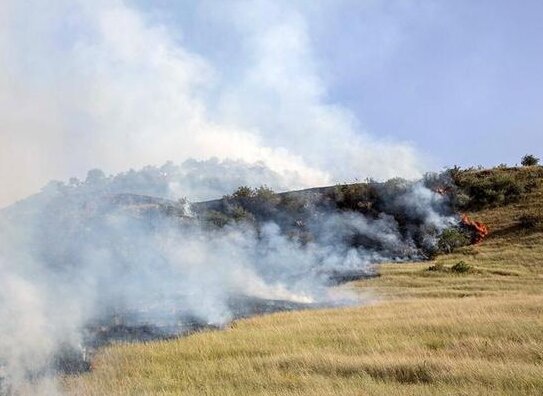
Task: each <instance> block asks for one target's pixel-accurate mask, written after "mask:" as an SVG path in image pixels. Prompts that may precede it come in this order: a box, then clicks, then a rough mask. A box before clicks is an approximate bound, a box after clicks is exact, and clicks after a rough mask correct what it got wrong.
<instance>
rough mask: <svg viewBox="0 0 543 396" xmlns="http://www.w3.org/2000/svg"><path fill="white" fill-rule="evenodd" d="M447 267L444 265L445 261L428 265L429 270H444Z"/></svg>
mask: <svg viewBox="0 0 543 396" xmlns="http://www.w3.org/2000/svg"><path fill="white" fill-rule="evenodd" d="M444 270H445V267H444V266H443V263H435V264H434V265H431V266H429V267H428V271H435V272H438V271H444Z"/></svg>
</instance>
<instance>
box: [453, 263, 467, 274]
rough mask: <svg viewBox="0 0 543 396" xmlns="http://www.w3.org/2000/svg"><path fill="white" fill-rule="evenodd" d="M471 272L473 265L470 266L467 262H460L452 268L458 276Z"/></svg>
mask: <svg viewBox="0 0 543 396" xmlns="http://www.w3.org/2000/svg"><path fill="white" fill-rule="evenodd" d="M470 270H471V265H469V264H468V263H466V262H465V261H459V262H458V263H456V264H455V265H453V266H452V267H451V271H452V272H456V273H457V274H463V273H465V272H468V271H470Z"/></svg>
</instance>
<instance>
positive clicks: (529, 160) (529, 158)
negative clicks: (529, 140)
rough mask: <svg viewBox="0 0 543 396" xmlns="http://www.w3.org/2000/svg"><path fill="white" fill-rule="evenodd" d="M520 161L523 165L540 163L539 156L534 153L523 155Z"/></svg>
mask: <svg viewBox="0 0 543 396" xmlns="http://www.w3.org/2000/svg"><path fill="white" fill-rule="evenodd" d="M520 163H521V164H522V166H534V165H537V164H539V158H537V157H536V156H535V155H532V154H526V155H525V156H524V157H522V161H520Z"/></svg>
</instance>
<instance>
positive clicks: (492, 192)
mask: <svg viewBox="0 0 543 396" xmlns="http://www.w3.org/2000/svg"><path fill="white" fill-rule="evenodd" d="M456 183H457V185H458V187H459V188H460V190H461V192H462V193H464V194H466V195H468V196H469V198H470V199H469V202H467V203H466V205H465V207H464V208H471V209H482V208H485V207H489V206H498V205H506V204H509V203H511V202H517V201H518V200H519V199H520V198H521V196H522V194H523V193H524V192H525V190H526V181H525V180H522V179H520V178H515V177H514V176H513V175H511V174H509V173H505V172H495V173H492V174H490V175H489V174H484V173H468V172H466V173H465V174H464V175H462V176H461V177H458V178H457V181H456Z"/></svg>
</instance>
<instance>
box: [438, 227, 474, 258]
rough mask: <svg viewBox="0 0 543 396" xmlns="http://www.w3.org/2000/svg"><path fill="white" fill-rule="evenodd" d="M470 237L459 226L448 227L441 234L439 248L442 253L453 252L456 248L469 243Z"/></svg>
mask: <svg viewBox="0 0 543 396" xmlns="http://www.w3.org/2000/svg"><path fill="white" fill-rule="evenodd" d="M469 243H470V237H469V236H468V235H466V233H465V232H464V231H462V230H460V229H459V228H455V227H453V228H447V229H446V230H444V231H443V232H442V233H441V235H440V236H439V240H438V242H437V247H438V250H439V251H440V252H442V253H452V252H453V251H454V250H455V249H457V248H459V247H462V246H466V245H469Z"/></svg>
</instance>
